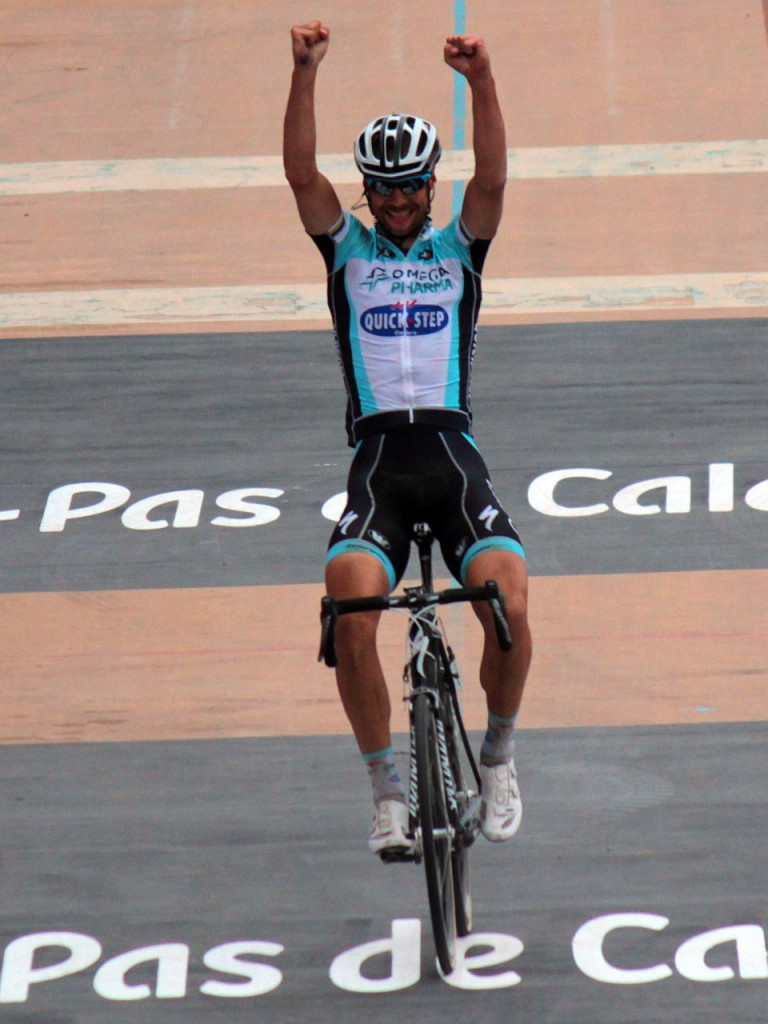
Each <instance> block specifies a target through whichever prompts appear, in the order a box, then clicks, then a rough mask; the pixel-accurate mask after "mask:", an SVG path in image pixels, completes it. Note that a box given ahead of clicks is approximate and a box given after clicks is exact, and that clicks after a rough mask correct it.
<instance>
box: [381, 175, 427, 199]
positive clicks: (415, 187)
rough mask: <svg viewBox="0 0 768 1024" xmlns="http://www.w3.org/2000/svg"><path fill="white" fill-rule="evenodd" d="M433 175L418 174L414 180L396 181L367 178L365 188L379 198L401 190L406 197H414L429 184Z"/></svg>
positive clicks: (402, 179) (400, 179)
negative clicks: (397, 189)
mask: <svg viewBox="0 0 768 1024" xmlns="http://www.w3.org/2000/svg"><path fill="white" fill-rule="evenodd" d="M431 177H432V175H431V174H417V175H415V176H414V177H413V178H399V179H396V180H394V181H392V180H390V179H387V178H366V179H365V187H366V188H369V189H370V190H371V192H375V193H376V195H378V196H391V195H392V193H393V192H394V191H395V189H396V188H399V189H400V191H401V192H402V193H403V195H404V196H412V195H415V194H416V193H417V192H420V191H421V189H423V188H424V186H425V185H426V184H427V182H428V181H429V179H430V178H431Z"/></svg>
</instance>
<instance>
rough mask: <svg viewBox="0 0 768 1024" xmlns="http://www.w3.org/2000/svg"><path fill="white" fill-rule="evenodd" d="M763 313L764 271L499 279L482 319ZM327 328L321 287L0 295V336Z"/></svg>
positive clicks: (490, 288) (767, 300) (490, 285)
mask: <svg viewBox="0 0 768 1024" xmlns="http://www.w3.org/2000/svg"><path fill="white" fill-rule="evenodd" d="M750 308H752V309H758V308H766V309H768V271H759V272H755V273H743V274H659V275H648V276H645V277H638V276H616V277H562V278H505V279H496V280H494V279H490V280H486V281H485V282H484V284H483V312H484V313H485V314H497V315H498V314H504V315H507V316H515V315H522V314H528V313H601V312H602V313H605V312H617V311H618V312H622V311H623V312H627V313H631V312H633V311H649V310H651V311H652V310H669V309H673V310H678V311H681V312H682V313H685V312H686V311H687V310H723V309H750ZM307 320H315V321H318V320H320V321H326V322H330V321H329V314H328V309H327V307H326V303H325V285H324V284H306V285H279V284H275V285H238V286H233V287H215V288H126V289H123V288H121V289H104V290H97V291H74V292H73V291H67V292H65V291H60V292H57V291H53V292H16V293H0V329H4V330H9V329H14V328H26V327H35V328H36V327H42V328H52V327H57V326H78V325H86V326H87V325H92V326H98V325H103V326H108V325H109V326H124V325H132V324H136V325H138V324H176V323H178V324H183V323H216V322H218V323H227V322H233V323H234V322H238V323H259V322H265V321H284V322H295V323H296V324H297V325H299V324H300V323H301V322H302V321H307Z"/></svg>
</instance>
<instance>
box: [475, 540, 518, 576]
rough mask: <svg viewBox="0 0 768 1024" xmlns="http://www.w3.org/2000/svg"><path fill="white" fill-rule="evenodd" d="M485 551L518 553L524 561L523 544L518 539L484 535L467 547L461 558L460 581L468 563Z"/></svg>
mask: <svg viewBox="0 0 768 1024" xmlns="http://www.w3.org/2000/svg"><path fill="white" fill-rule="evenodd" d="M486 551H511V552H513V554H515V555H520V557H521V558H522V559H523V560H524V561H525V551H524V550H523V545H522V544H521V543H520V542H519V541H516V540H512V538H511V537H485V538H484V539H483V540H478V541H475V543H474V544H472V545H470V547H468V548H467V550H466V552H465V554H464V557H463V558H462V560H461V570H460V571H461V581H462V583H463V582H464V581H465V580H466V578H467V570H468V569H469V563H470V562H471V561H472V560H473V559H474V558H476V557H477V556H478V555H482V554H484V553H485V552H486Z"/></svg>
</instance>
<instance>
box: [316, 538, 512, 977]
mask: <svg viewBox="0 0 768 1024" xmlns="http://www.w3.org/2000/svg"><path fill="white" fill-rule="evenodd" d="M414 539H415V542H416V546H417V549H418V553H419V562H420V565H421V583H420V584H419V585H418V586H413V587H406V588H405V591H404V593H403V594H396V595H393V596H390V597H363V598H354V599H351V600H345V601H334V600H332V599H331V598H330V597H324V598H323V599H322V604H321V625H322V634H321V641H320V655H319V658H318V660H322V661H324V662H325V664H326V665H329V666H331V667H333V666H334V665H335V664H336V654H335V649H334V626H335V623H336V620H337V618H338V616H339V615H349V614H352V613H354V612H365V611H384V610H388V609H392V608H401V609H405V610H406V611H407V612H408V660H407V662H406V665H405V669H404V672H403V678H404V681H405V684H406V697H405V699H406V700H407V701H408V703H409V724H410V747H411V759H410V782H409V790H408V808H409V817H410V829H411V832H412V835H413V840H414V842H413V850H412V851H410V852H401V851H395V852H393V851H384V852H383V853H382V854H381V856H382V860H385V861H390V862H391V861H415V862H416V863H420V862H421V861H422V860H423V861H424V870H425V874H426V878H427V895H428V897H429V914H430V919H431V922H432V934H433V936H434V941H435V950H436V953H437V959H438V962H439V964H440V968H441V970H442V971H443V973H444V974H449V973H450V972H451V971H452V970H453V968H454V966H455V963H456V937H457V936H464V935H468V934H469V933H470V932H471V930H472V895H471V887H470V878H469V856H468V851H469V847H470V846H471V845H472V843H473V842H474V841H475V839H476V837H477V834H478V831H479V828H480V801H481V794H480V787H481V783H480V773H479V771H478V768H477V762H476V761H475V758H474V755H473V753H472V749H471V746H470V743H469V739H468V737H467V733H466V730H465V728H464V722H463V721H462V717H461V708H460V705H459V695H458V690H459V688H460V686H461V682H460V677H459V670H458V666H457V663H456V658H455V656H454V654H453V651H452V650H451V648H450V646H449V645H448V642H447V638H446V635H445V630H444V628H443V625H442V623H441V621H440V618H439V616H438V614H437V605H440V604H454V603H457V602H463V601H487V602H488V604H489V606H490V607H491V609H492V611H493V614H494V620H495V624H496V635H497V637H498V641H499V645H500V647H501V648H502V650H505V651H508V650H511V648H512V640H511V637H510V635H509V629H508V627H507V621H506V618H505V615H504V599H503V596H502V594H501V593H500V591H499V588H498V586H497V585H496V583H495V582H494V581H493V580H489V581H488V582H487V583H486V584H485V586H484V587H474V588H472V587H469V588H467V587H461V588H452V589H449V590H440V591H435V590H434V584H433V578H432V543H433V536H432V532H431V530H430V529H429V527H428V526H427V525H426V524H425V523H418V524H416V526H415V527H414Z"/></svg>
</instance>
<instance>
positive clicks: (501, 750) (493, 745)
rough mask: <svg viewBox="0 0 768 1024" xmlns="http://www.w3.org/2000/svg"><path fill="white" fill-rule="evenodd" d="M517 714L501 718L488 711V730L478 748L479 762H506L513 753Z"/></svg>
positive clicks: (487, 763) (489, 763) (486, 763)
mask: <svg viewBox="0 0 768 1024" xmlns="http://www.w3.org/2000/svg"><path fill="white" fill-rule="evenodd" d="M516 721H517V715H512V717H511V718H502V717H501V715H496V714H494V713H493V711H490V710H489V711H488V730H487V732H486V734H485V739H484V740H483V745H482V747H481V748H480V763H481V764H484V765H492V764H506V763H507V762H508V761H511V760H512V758H513V757H514V754H515V722H516Z"/></svg>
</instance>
